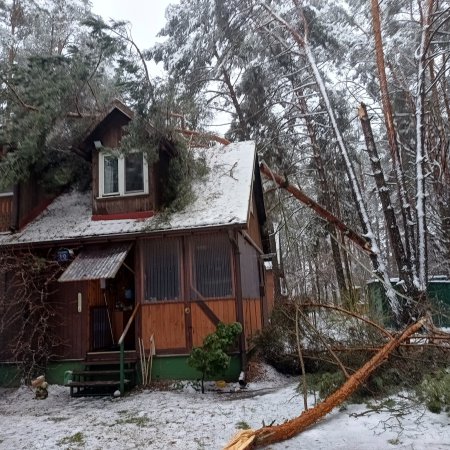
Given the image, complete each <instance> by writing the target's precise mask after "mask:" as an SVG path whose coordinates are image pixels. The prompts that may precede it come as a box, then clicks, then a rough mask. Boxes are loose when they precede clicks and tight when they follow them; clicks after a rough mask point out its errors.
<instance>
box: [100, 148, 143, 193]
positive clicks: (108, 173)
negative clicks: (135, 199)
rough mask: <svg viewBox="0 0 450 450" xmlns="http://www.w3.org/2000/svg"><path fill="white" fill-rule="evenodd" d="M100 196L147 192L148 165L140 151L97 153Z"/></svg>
mask: <svg viewBox="0 0 450 450" xmlns="http://www.w3.org/2000/svg"><path fill="white" fill-rule="evenodd" d="M99 163H100V164H99V170H100V173H99V181H100V190H99V192H100V197H112V196H125V195H136V194H148V165H147V161H146V159H145V157H144V154H143V153H142V152H132V153H128V154H127V155H121V154H116V153H112V152H100V153H99Z"/></svg>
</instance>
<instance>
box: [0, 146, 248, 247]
mask: <svg viewBox="0 0 450 450" xmlns="http://www.w3.org/2000/svg"><path fill="white" fill-rule="evenodd" d="M195 152H196V154H197V155H198V156H201V157H203V158H204V159H205V161H206V164H207V166H208V168H209V172H208V174H207V175H206V177H205V179H203V180H201V181H200V180H199V181H196V182H195V183H194V186H193V191H194V194H195V200H194V201H193V202H192V203H190V204H189V205H188V206H187V207H186V208H185V209H184V210H183V211H179V212H175V213H173V214H170V215H169V216H166V215H158V214H156V215H155V216H153V217H150V218H147V219H123V220H92V205H91V192H85V193H81V192H78V191H72V192H70V193H66V194H63V195H61V196H59V197H58V198H56V199H55V200H54V201H53V202H52V203H51V204H50V205H49V206H48V207H47V208H46V210H45V211H44V212H43V213H42V214H41V215H40V216H38V217H37V218H36V219H35V220H34V221H32V222H31V223H29V224H28V225H27V226H26V227H25V228H24V229H23V230H21V231H20V232H17V233H14V234H4V235H0V245H11V244H26V243H29V244H32V243H43V242H58V241H61V242H62V241H68V240H72V239H73V240H77V239H86V238H94V237H102V236H105V237H112V236H118V235H122V236H123V235H127V234H128V235H132V234H141V233H152V232H157V231H164V230H165V231H170V230H187V229H199V228H206V227H215V226H225V225H226V226H230V225H244V224H246V223H247V218H248V212H249V206H250V198H251V192H252V183H253V171H254V164H255V155H256V150H255V143H254V142H253V141H246V142H236V143H231V144H228V145H217V146H215V147H212V148H208V149H201V150H198V149H197V150H195Z"/></svg>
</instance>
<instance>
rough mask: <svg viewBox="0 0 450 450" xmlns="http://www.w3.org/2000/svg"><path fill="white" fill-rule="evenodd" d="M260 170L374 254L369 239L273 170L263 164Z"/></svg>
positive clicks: (365, 249) (366, 250)
mask: <svg viewBox="0 0 450 450" xmlns="http://www.w3.org/2000/svg"><path fill="white" fill-rule="evenodd" d="M259 170H260V171H261V173H263V174H264V175H265V176H266V177H267V178H268V179H269V180H272V181H274V182H275V183H276V184H278V186H280V187H282V188H284V189H286V190H287V191H288V192H290V193H291V194H292V195H293V196H294V197H295V198H296V199H297V200H300V201H301V202H302V203H303V204H305V205H306V206H308V208H311V209H312V210H313V211H314V212H316V214H317V215H319V216H320V217H322V219H325V220H326V221H327V222H328V223H329V224H331V225H333V226H335V227H336V228H337V229H338V230H340V231H342V232H343V233H344V235H345V236H347V238H348V239H350V240H351V241H353V242H354V243H355V244H356V245H358V246H359V247H361V248H362V249H363V250H364V251H365V252H367V253H368V254H369V255H372V254H373V252H372V249H371V245H370V242H369V240H368V239H366V238H364V237H363V236H361V235H360V234H359V233H357V232H356V231H354V230H352V229H351V228H349V227H348V226H347V225H345V223H344V222H342V220H340V219H338V218H337V217H336V216H335V215H334V214H332V213H331V212H330V211H328V210H327V209H325V208H324V207H323V206H321V205H319V204H318V203H317V202H316V201H315V200H313V199H312V198H311V197H309V196H308V195H306V194H305V193H304V192H303V191H302V190H301V189H299V188H298V187H296V186H293V185H292V184H290V183H289V181H288V180H287V179H286V178H284V177H282V176H280V175H278V174H276V173H274V172H272V170H271V169H270V168H269V167H268V166H267V165H266V164H265V163H263V162H262V163H261V164H260V165H259Z"/></svg>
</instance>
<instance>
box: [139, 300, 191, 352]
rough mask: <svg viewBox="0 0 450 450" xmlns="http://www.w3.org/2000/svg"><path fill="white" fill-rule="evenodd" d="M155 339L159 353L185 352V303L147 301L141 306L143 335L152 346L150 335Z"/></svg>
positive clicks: (147, 347) (147, 343)
mask: <svg viewBox="0 0 450 450" xmlns="http://www.w3.org/2000/svg"><path fill="white" fill-rule="evenodd" d="M152 334H153V336H154V339H155V346H156V352H157V353H158V352H159V353H161V352H163V353H170V352H172V351H173V353H185V352H186V351H185V349H186V320H185V305H184V303H179V302H173V303H146V304H143V305H142V307H141V337H142V339H143V341H144V346H145V348H146V349H147V350H148V349H149V348H150V336H151V335H152Z"/></svg>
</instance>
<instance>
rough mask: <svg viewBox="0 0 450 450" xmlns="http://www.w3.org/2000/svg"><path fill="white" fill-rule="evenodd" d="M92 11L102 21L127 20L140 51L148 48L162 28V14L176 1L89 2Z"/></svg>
mask: <svg viewBox="0 0 450 450" xmlns="http://www.w3.org/2000/svg"><path fill="white" fill-rule="evenodd" d="M91 3H92V6H93V8H92V9H93V11H94V13H96V14H99V15H100V16H102V17H103V18H104V19H106V20H107V19H111V18H112V19H115V20H127V21H129V22H130V23H131V25H132V35H133V38H134V40H135V42H136V43H137V44H138V46H139V47H140V48H141V49H146V48H149V47H151V46H152V45H153V43H154V42H155V39H156V34H157V33H158V31H159V30H160V29H161V28H162V27H163V26H164V24H165V18H164V12H165V10H166V8H167V6H168V5H169V4H170V3H178V1H177V0H91Z"/></svg>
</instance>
